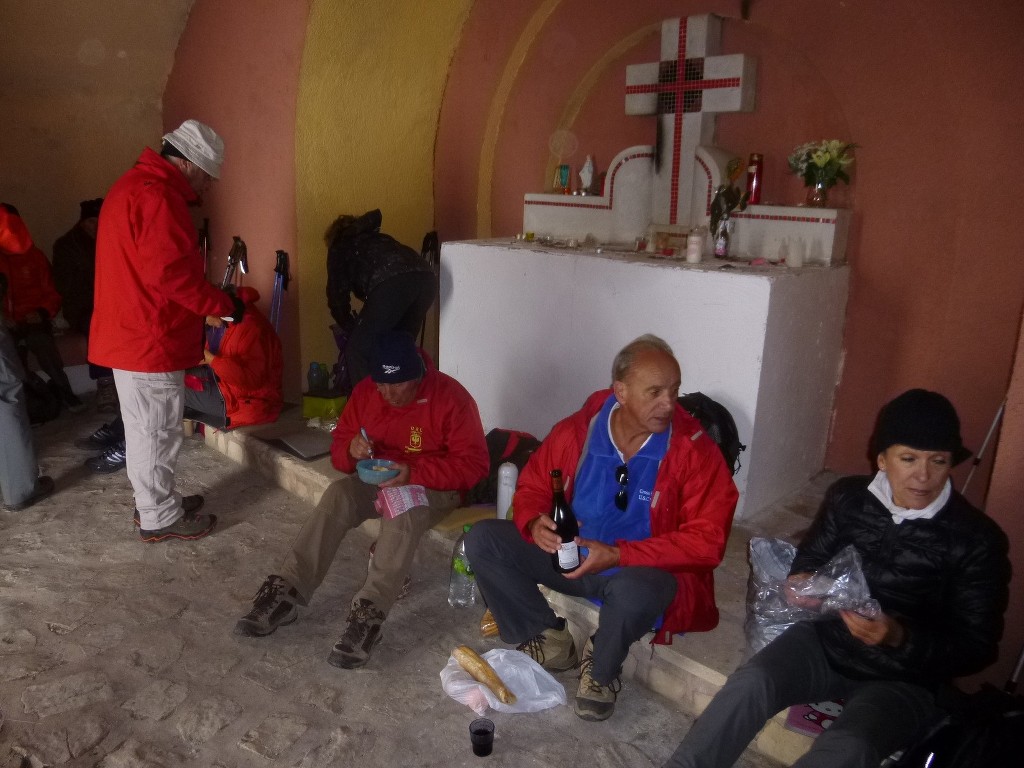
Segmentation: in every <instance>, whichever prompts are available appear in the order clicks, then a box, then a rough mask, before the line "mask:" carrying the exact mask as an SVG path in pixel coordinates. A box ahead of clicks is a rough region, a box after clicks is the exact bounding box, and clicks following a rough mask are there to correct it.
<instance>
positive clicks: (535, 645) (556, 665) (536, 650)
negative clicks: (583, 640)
mask: <svg viewBox="0 0 1024 768" xmlns="http://www.w3.org/2000/svg"><path fill="white" fill-rule="evenodd" d="M558 621H559V625H560V626H559V627H556V628H554V629H551V628H548V629H545V630H544V631H543V632H541V633H540V634H539V635H536V636H535V637H531V638H530V639H529V640H527V641H526V642H525V643H520V644H519V645H517V646H516V650H517V651H522V652H523V653H525V654H526V655H527V656H529V657H530V658H531V659H533V660H534V661H536V662H537V663H538V664H540V665H541V666H542V667H544V669H546V670H548V671H549V672H564V671H565V670H567V669H572V668H573V667H575V666H576V665H577V664H579V663H580V657H579V655H578V654H577V653H576V643H575V641H574V640H573V639H572V632H570V631H569V625H568V624H566V621H565V619H562V618H560V619H559V620H558Z"/></svg>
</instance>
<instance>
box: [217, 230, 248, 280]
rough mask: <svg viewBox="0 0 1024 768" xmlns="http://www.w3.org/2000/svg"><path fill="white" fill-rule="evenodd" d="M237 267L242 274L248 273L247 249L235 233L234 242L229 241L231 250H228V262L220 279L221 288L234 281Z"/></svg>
mask: <svg viewBox="0 0 1024 768" xmlns="http://www.w3.org/2000/svg"><path fill="white" fill-rule="evenodd" d="M239 267H241V269H242V274H243V275H247V274H249V249H248V248H246V247H245V241H244V240H243V239H242V238H241V237H239V236H238V235H235V237H234V242H232V243H231V250H230V251H229V252H228V264H227V267H225V268H224V278H223V279H222V280H221V281H220V287H221V290H225V289H226V288H227V287H228V286H229V285H231V284H232V283H234V282H235V270H237V269H238V268H239Z"/></svg>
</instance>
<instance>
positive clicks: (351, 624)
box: [327, 597, 384, 669]
mask: <svg viewBox="0 0 1024 768" xmlns="http://www.w3.org/2000/svg"><path fill="white" fill-rule="evenodd" d="M383 623H384V612H383V611H381V610H378V608H377V606H375V605H374V604H373V603H372V602H371V601H369V600H367V599H366V598H365V597H361V598H359V600H357V601H356V602H354V603H353V604H352V610H351V612H350V613H349V614H348V626H347V627H345V634H343V635H342V636H341V640H339V641H338V642H336V643H335V644H334V649H333V650H332V651H331V655H330V656H328V657H327V663H328V664H332V665H334V666H335V667H341V668H342V669H358V668H359V667H361V666H363V665H364V664H365V663H366V662H367V661H369V660H370V651H372V650H373V646H375V645H376V644H377V643H379V642H380V640H381V634H380V625H381V624H383Z"/></svg>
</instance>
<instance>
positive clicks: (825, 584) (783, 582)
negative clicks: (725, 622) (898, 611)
mask: <svg viewBox="0 0 1024 768" xmlns="http://www.w3.org/2000/svg"><path fill="white" fill-rule="evenodd" d="M795 556H796V547H794V546H793V545H792V544H790V543H789V542H786V541H782V540H781V539H766V538H760V537H755V538H752V539H751V540H750V579H749V581H748V582H747V617H746V621H745V622H744V629H745V632H746V636H747V645H748V647H749V649H750V651H751V652H752V653H756V652H757V651H759V650H761V649H762V648H764V647H765V646H766V645H768V643H770V642H771V641H772V640H774V639H775V638H776V637H778V636H779V635H781V634H782V633H783V632H784V631H786V629H788V628H789V627H790V626H791V625H793V624H795V623H796V622H798V621H805V620H811V621H814V620H817V619H821V618H826V617H828V616H829V615H831V614H834V613H836V612H838V611H847V610H849V611H856V612H857V613H859V614H861V615H862V616H865V617H867V618H875V617H876V616H877V615H878V614H879V613H880V612H881V607H880V606H879V604H878V601H876V600H874V599H872V597H871V592H870V590H869V589H868V584H867V580H866V579H865V578H864V571H863V568H862V566H861V560H860V554H859V553H858V552H857V550H856V549H854V547H853V546H848V547H846V548H844V549H843V550H841V551H840V552H839V553H838V554H837V555H836V556H835V557H833V558H832V559H831V560H829V561H828V562H827V563H826V564H825V565H824V566H822V567H821V568H819V569H818V570H817V571H815V572H814V573H813V574H811V576H810V577H808V578H807V579H805V580H803V581H802V582H801V583H799V584H789V583H788V581H787V578H788V575H789V569H790V567H792V565H793V558H794V557H795ZM787 592H788V593H789V595H790V596H791V597H792V598H795V600H794V601H793V602H791V599H790V598H789V597H787ZM794 602H799V603H800V604H799V605H795V604H794Z"/></svg>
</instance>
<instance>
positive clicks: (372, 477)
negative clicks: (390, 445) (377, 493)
mask: <svg viewBox="0 0 1024 768" xmlns="http://www.w3.org/2000/svg"><path fill="white" fill-rule="evenodd" d="M356 474H358V475H359V479H360V480H362V481H363V482H364V483H368V484H370V485H380V484H381V483H385V482H387V481H388V480H390V479H391V478H393V477H397V476H398V467H396V466H395V462H393V461H390V460H388V459H363V460H362V461H360V462H359V463H358V464H356Z"/></svg>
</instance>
